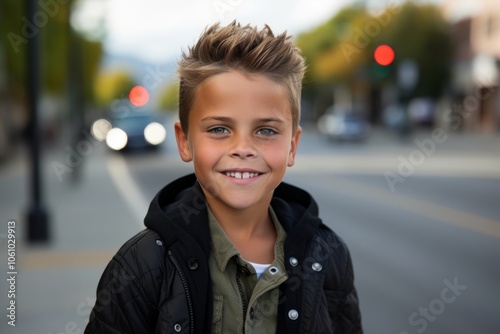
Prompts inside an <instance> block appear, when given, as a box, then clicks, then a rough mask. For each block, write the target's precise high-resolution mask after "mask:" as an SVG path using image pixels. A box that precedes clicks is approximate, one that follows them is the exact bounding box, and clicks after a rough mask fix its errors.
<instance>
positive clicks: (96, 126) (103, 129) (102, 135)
mask: <svg viewBox="0 0 500 334" xmlns="http://www.w3.org/2000/svg"><path fill="white" fill-rule="evenodd" d="M111 128H112V126H111V123H110V122H109V121H108V120H106V119H104V118H101V119H98V120H97V121H95V122H94V123H93V124H92V128H91V129H90V132H91V133H92V136H94V138H95V139H97V140H98V141H103V140H106V135H107V134H108V132H109V130H111Z"/></svg>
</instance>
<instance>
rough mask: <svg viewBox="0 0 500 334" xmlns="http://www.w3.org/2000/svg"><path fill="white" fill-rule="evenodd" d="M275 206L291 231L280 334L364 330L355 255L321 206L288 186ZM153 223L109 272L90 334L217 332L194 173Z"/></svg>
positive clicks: (152, 212)
mask: <svg viewBox="0 0 500 334" xmlns="http://www.w3.org/2000/svg"><path fill="white" fill-rule="evenodd" d="M271 206H272V207H273V209H274V211H275V212H276V215H277V217H278V219H279V221H280V223H281V224H282V225H283V227H284V229H285V230H286V232H287V238H286V241H285V263H286V269H287V271H288V276H289V278H288V279H287V281H285V282H284V283H283V284H282V285H281V286H280V299H279V306H278V327H277V328H278V333H286V334H293V333H342V334H344V333H362V329H361V318H360V312H359V308H358V300H357V295H356V290H355V288H354V285H353V281H354V276H353V269H352V263H351V258H350V255H349V251H348V249H347V247H346V245H345V244H344V243H343V242H342V240H341V239H340V238H339V237H338V236H337V235H336V234H335V233H334V232H333V231H331V230H330V229H329V228H328V227H327V226H326V225H324V224H323V223H322V222H321V220H320V219H319V218H318V216H317V214H318V208H317V205H316V203H315V201H314V200H313V199H312V197H311V196H310V195H309V194H308V193H307V192H305V191H303V190H300V189H298V188H296V187H293V186H290V185H288V184H285V183H282V184H280V185H279V186H278V188H277V189H276V190H275V192H274V196H273V199H272V202H271ZM145 225H146V227H147V229H145V230H144V231H142V232H140V233H138V234H137V235H136V236H135V237H133V238H132V239H130V240H129V241H127V242H126V243H125V244H124V245H123V246H122V248H121V249H120V250H119V251H118V253H117V254H116V255H115V256H114V257H113V259H112V260H111V262H110V263H109V264H108V266H107V268H106V270H105V271H104V273H103V275H102V278H101V280H100V282H99V285H98V288H97V301H96V304H95V306H94V308H93V310H92V313H91V315H90V319H89V324H88V326H87V328H86V329H85V333H130V334H132V333H133V334H141V333H197V334H198V333H210V332H211V323H212V303H213V301H212V290H211V284H210V283H211V280H210V272H209V268H208V257H209V252H210V233H209V227H208V217H207V210H206V207H205V197H204V195H203V193H202V191H201V188H200V186H199V184H198V183H197V181H196V178H195V176H194V175H193V174H192V175H188V176H185V177H183V178H180V179H178V180H176V181H174V182H173V183H171V184H169V185H167V186H166V187H165V188H163V189H162V190H161V191H160V192H159V193H158V194H157V195H156V197H155V198H154V199H153V201H152V203H151V205H150V207H149V212H148V214H147V215H146V218H145Z"/></svg>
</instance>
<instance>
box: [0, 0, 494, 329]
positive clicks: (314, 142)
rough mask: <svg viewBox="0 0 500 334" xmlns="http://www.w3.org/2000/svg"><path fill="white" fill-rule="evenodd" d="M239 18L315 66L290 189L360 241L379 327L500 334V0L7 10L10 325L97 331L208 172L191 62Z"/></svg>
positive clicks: (2, 62) (222, 1)
mask: <svg viewBox="0 0 500 334" xmlns="http://www.w3.org/2000/svg"><path fill="white" fill-rule="evenodd" d="M234 19H236V20H238V21H240V22H241V23H243V24H246V23H251V24H253V25H259V26H261V27H262V26H263V25H264V24H268V25H269V26H270V27H271V28H272V29H273V31H274V32H275V33H280V32H282V31H285V30H287V31H288V32H289V33H290V34H293V35H294V38H295V40H296V43H297V45H298V46H299V47H300V48H301V50H302V52H303V54H304V56H305V58H306V61H307V65H308V71H307V75H306V79H305V81H304V89H303V96H302V127H303V129H304V133H303V136H302V140H301V144H300V147H299V153H298V155H299V157H298V159H297V160H298V162H297V164H296V166H294V167H293V168H291V169H289V171H288V173H287V176H286V179H285V181H287V182H290V183H293V184H296V185H298V186H300V187H303V188H305V189H307V190H308V191H309V192H310V193H311V194H312V195H313V196H314V197H315V198H316V199H317V201H318V204H319V207H320V214H321V216H322V218H323V220H324V221H325V223H326V224H327V225H329V226H330V227H331V228H332V229H333V230H335V231H336V232H337V233H338V234H339V235H340V236H341V237H342V238H343V239H344V240H345V241H346V242H347V244H348V246H349V248H350V250H351V253H352V257H353V262H354V267H355V275H356V286H357V288H358V293H359V299H360V305H361V310H362V316H363V325H364V328H365V332H366V333H374V334H378V333H380V334H382V333H384V334H386V333H395V334H409V333H439V334H442V333H483V334H486V333H491V334H493V333H499V332H500V320H499V319H500V289H499V287H498V282H500V260H499V259H500V257H499V255H500V242H499V239H500V210H499V207H500V130H499V129H500V90H499V88H498V86H499V82H500V77H499V73H500V72H499V71H500V3H499V2H498V1H496V0H441V1H439V0H436V1H416V0H415V1H408V2H405V1H397V0H394V1H383V0H371V1H370V0H365V1H363V0H358V1H355V0H351V1H348V0H342V1H329V2H327V1H305V0H289V1H284V0H277V1H273V2H265V1H262V0H197V1H191V2H189V3H187V2H183V1H159V0H144V1H131V0H120V1H118V0H42V1H34V0H23V1H19V0H1V2H0V249H1V250H0V254H1V257H0V268H1V270H2V272H3V274H2V277H4V276H5V277H7V272H9V270H8V255H7V244H8V243H7V238H8V231H7V222H8V221H10V220H14V221H15V222H16V228H15V231H16V241H17V243H16V269H17V272H18V273H17V277H16V278H17V279H16V297H15V300H16V319H15V320H16V323H15V324H16V326H15V327H12V326H10V325H8V323H7V322H8V321H11V319H9V318H8V317H6V316H2V318H3V320H2V321H1V322H0V332H1V333H54V334H55V333H58V334H59V333H83V329H84V328H85V325H86V323H87V320H88V316H89V314H90V310H91V308H92V305H93V303H94V301H95V289H96V286H97V283H98V280H99V277H100V275H101V273H102V271H103V270H104V267H105V265H106V264H107V263H108V262H109V260H110V259H111V257H112V256H113V254H114V253H115V252H116V251H117V249H118V248H119V247H120V246H121V245H122V244H123V243H124V242H125V241H126V240H128V239H129V238H130V237H131V236H133V235H134V234H135V233H136V232H138V231H140V230H142V229H143V228H144V226H143V223H142V221H143V218H144V215H145V213H146V211H147V207H148V204H149V202H150V200H151V199H152V198H153V196H154V195H155V194H156V192H157V191H158V190H160V189H161V188H162V187H163V186H164V185H165V184H166V183H168V182H169V181H172V180H173V179H175V178H177V177H179V176H181V175H184V174H186V173H189V172H190V171H191V170H192V167H191V165H189V164H184V163H182V162H181V160H180V159H179V157H178V154H177V151H176V146H175V138H174V135H173V122H175V120H176V119H177V114H176V113H177V103H178V102H177V94H178V81H177V79H176V74H175V70H176V62H177V60H178V59H179V58H180V55H181V53H182V52H183V51H186V50H187V48H188V46H190V45H192V44H193V43H194V42H195V41H196V39H197V38H198V36H199V35H200V34H201V32H202V30H203V29H204V28H205V27H206V26H207V25H210V24H212V23H214V22H216V21H221V22H222V23H223V24H227V23H229V22H231V21H233V20H234ZM2 281H3V283H0V300H1V301H2V302H1V305H2V308H3V310H4V311H3V312H5V315H7V314H8V311H7V310H6V307H7V306H8V305H9V302H10V301H11V300H12V298H11V297H8V291H9V289H10V285H8V282H7V281H6V280H5V279H2Z"/></svg>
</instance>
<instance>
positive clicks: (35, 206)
mask: <svg viewBox="0 0 500 334" xmlns="http://www.w3.org/2000/svg"><path fill="white" fill-rule="evenodd" d="M37 3H38V2H37V1H35V0H27V3H26V16H27V17H28V19H31V18H33V17H34V16H35V14H36V12H37V7H38V6H37ZM38 39H39V37H38V33H35V34H33V37H32V38H31V39H30V40H29V42H28V57H27V68H28V77H27V88H28V89H27V90H28V108H29V114H30V127H29V129H30V131H29V132H30V137H29V142H30V157H31V172H32V178H31V195H32V198H31V201H32V202H31V207H30V209H29V212H28V241H29V242H30V243H34V242H37V243H46V242H48V241H49V226H48V225H49V222H48V214H47V211H46V209H45V207H44V204H43V201H42V184H41V183H42V182H41V177H40V149H41V140H42V136H41V135H40V128H39V127H40V124H39V113H38V89H39V73H40V70H39V66H38V65H39V63H38V59H39V55H38V51H39V50H38Z"/></svg>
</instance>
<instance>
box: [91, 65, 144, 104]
mask: <svg viewBox="0 0 500 334" xmlns="http://www.w3.org/2000/svg"><path fill="white" fill-rule="evenodd" d="M135 85H136V83H135V81H134V79H133V78H132V76H131V75H130V74H129V73H128V72H127V71H125V70H113V71H109V72H101V73H99V74H98V76H97V78H96V80H95V85H94V94H95V97H96V102H97V104H98V105H100V106H104V107H108V106H109V105H110V104H111V103H112V102H113V101H114V100H116V99H123V98H127V96H128V94H129V92H130V89H132V87H134V86H135Z"/></svg>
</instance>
